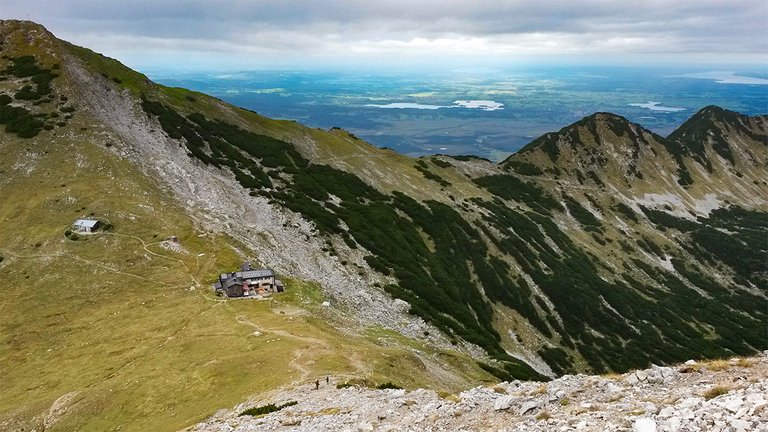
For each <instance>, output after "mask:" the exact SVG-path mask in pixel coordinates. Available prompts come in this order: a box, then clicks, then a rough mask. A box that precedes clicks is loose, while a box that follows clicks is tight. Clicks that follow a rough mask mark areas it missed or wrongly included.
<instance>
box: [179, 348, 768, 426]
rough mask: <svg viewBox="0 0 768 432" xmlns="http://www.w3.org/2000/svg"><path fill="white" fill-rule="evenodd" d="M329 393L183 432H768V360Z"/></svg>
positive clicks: (288, 394) (331, 387) (281, 397)
mask: <svg viewBox="0 0 768 432" xmlns="http://www.w3.org/2000/svg"><path fill="white" fill-rule="evenodd" d="M335 384H336V383H335V382H334V381H333V379H332V380H331V382H330V384H326V383H325V382H324V381H323V382H322V384H321V386H320V388H319V390H315V389H314V388H315V385H314V383H309V384H307V385H304V386H299V387H296V388H291V389H287V390H281V391H277V392H274V393H272V394H269V395H262V396H259V397H258V398H255V399H253V400H251V401H248V402H246V403H244V404H241V405H239V406H237V407H235V408H234V409H232V410H230V411H220V412H218V413H217V414H216V415H214V416H213V417H211V418H210V419H208V420H206V421H204V422H202V423H199V424H198V425H196V426H194V427H192V428H189V429H187V431H188V432H225V431H226V432H246V431H443V430H451V431H480V430H498V431H563V432H565V431H628V430H632V431H636V432H666V431H670V432H673V431H712V432H725V431H729V432H746V431H768V397H767V396H766V395H767V394H768V351H766V352H764V353H763V355H762V356H759V357H752V358H733V359H731V360H721V361H712V362H701V363H698V362H695V361H693V360H690V361H688V362H686V363H685V364H682V365H679V366H677V367H674V368H673V367H662V366H652V367H651V368H650V369H645V370H638V371H633V372H630V373H627V374H624V375H604V376H590V375H567V376H563V377H561V378H558V379H555V380H553V381H550V382H548V383H538V382H520V381H514V382H505V383H501V384H498V385H495V386H491V387H488V386H479V387H475V388H472V389H469V390H467V391H464V392H462V393H460V394H459V395H448V396H445V395H438V393H436V392H434V391H431V390H424V389H419V390H414V391H405V390H392V389H389V390H373V389H364V388H357V387H347V388H341V389H339V388H337V387H336V385H335ZM441 396H442V397H441ZM289 401H296V402H297V403H296V405H293V406H290V407H286V408H284V409H282V410H280V411H277V412H274V413H271V414H267V415H264V416H260V417H253V416H248V415H245V416H239V415H238V414H239V413H241V412H242V411H243V410H244V409H247V408H250V407H253V406H259V405H264V404H267V403H274V404H276V405H278V404H282V403H285V402H289Z"/></svg>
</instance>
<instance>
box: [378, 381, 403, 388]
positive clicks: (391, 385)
mask: <svg viewBox="0 0 768 432" xmlns="http://www.w3.org/2000/svg"><path fill="white" fill-rule="evenodd" d="M376 388H377V389H379V390H386V389H393V390H401V389H402V387H400V386H399V385H397V384H393V383H392V382H391V381H388V382H385V383H383V384H379V385H377V386H376Z"/></svg>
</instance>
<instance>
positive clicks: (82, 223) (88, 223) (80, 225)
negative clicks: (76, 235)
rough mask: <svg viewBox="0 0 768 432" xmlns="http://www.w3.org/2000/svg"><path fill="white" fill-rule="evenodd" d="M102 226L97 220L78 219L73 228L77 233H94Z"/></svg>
mask: <svg viewBox="0 0 768 432" xmlns="http://www.w3.org/2000/svg"><path fill="white" fill-rule="evenodd" d="M100 226H101V222H99V221H98V220H96V219H78V220H76V221H75V223H73V224H72V228H74V229H75V231H77V232H93V231H95V230H97V229H98V228H99V227H100Z"/></svg>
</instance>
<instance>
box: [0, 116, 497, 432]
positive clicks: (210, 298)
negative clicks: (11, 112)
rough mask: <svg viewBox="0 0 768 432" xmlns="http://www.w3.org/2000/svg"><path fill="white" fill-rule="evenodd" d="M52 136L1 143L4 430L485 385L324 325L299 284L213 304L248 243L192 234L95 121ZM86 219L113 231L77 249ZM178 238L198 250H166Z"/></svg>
mask: <svg viewBox="0 0 768 432" xmlns="http://www.w3.org/2000/svg"><path fill="white" fill-rule="evenodd" d="M75 119H76V118H75ZM83 129H85V130H83ZM75 130H77V132H74V131H75ZM52 133H58V134H60V136H58V137H57V138H56V142H57V143H56V145H52V144H50V143H49V142H50V140H51V139H50V136H48V135H47V133H46V134H41V135H40V136H38V137H36V138H35V139H32V140H24V139H20V138H16V137H15V136H11V135H8V134H5V135H2V138H3V139H2V140H0V152H1V153H2V154H3V156H2V158H0V197H2V205H0V223H2V229H0V256H2V257H3V260H2V262H0V290H1V293H0V316H1V317H2V320H0V387H2V389H3V391H1V392H0V429H10V430H16V429H21V428H22V427H23V428H24V429H25V430H30V429H32V428H38V429H39V428H40V427H41V426H45V430H94V431H106V430H117V429H118V428H119V429H120V430H123V431H126V430H157V431H161V430H178V429H180V428H183V427H186V426H189V425H191V424H194V423H195V422H197V421H200V420H202V419H204V418H205V417H206V416H209V415H211V414H213V413H214V412H215V411H217V410H219V409H221V408H230V407H232V406H233V405H235V404H237V403H240V402H242V401H244V400H245V399H247V398H248V397H249V396H251V395H254V394H258V393H262V392H265V391H268V390H270V389H274V388H276V387H279V386H285V385H302V384H308V383H311V382H313V381H314V379H316V378H318V377H324V376H326V375H332V376H339V377H343V378H344V379H347V378H355V377H363V376H364V377H366V378H369V379H372V380H374V381H377V382H378V381H381V382H386V381H393V382H396V383H399V384H401V385H403V386H406V387H415V386H431V387H438V388H447V389H448V390H450V389H451V388H454V389H455V388H459V387H460V386H462V385H467V384H468V383H469V380H470V379H482V378H488V375H486V374H484V373H483V372H481V371H480V370H479V369H478V368H477V367H476V366H475V365H474V363H473V362H472V361H470V360H469V359H468V358H464V357H461V356H457V355H454V354H450V353H435V352H431V354H432V355H434V356H443V357H446V358H450V359H451V362H449V363H448V364H452V365H454V366H456V370H459V369H463V370H465V372H463V374H464V377H463V379H461V378H459V379H457V381H456V382H454V383H434V382H429V378H428V377H427V376H425V375H424V374H416V373H413V372H415V371H417V370H421V369H423V368H424V365H423V364H422V362H421V361H420V360H419V359H418V358H417V357H416V356H415V355H414V354H412V353H411V349H409V348H408V347H407V344H400V343H399V342H398V343H397V344H393V343H392V338H389V339H387V340H384V339H386V338H382V335H381V334H379V333H380V332H378V331H374V332H371V331H367V332H366V331H360V332H355V331H350V330H345V331H344V332H341V331H339V330H337V329H336V328H335V327H334V326H333V324H332V323H333V322H334V320H333V319H331V320H328V319H324V318H323V317H321V316H320V314H322V308H321V307H319V306H318V305H319V304H320V303H321V302H322V301H323V294H322V291H321V290H320V289H319V287H317V286H316V285H313V284H311V283H307V282H302V281H297V280H292V279H290V278H287V279H286V280H287V286H288V290H289V292H288V293H285V294H282V295H276V296H275V297H273V299H272V300H271V301H255V300H229V301H226V300H222V299H220V298H217V297H215V296H214V295H213V294H212V293H211V291H210V284H211V283H212V281H213V280H214V278H215V277H216V275H217V274H218V273H219V272H220V271H224V270H228V269H232V268H235V267H236V266H237V265H238V264H239V263H240V261H241V260H242V259H243V258H244V257H241V256H239V255H238V253H237V252H235V250H236V249H238V250H244V249H243V246H242V245H239V244H236V243H235V242H234V241H233V240H231V239H229V238H227V237H225V236H222V235H219V234H212V233H206V232H204V231H201V230H200V229H198V228H197V227H195V226H194V225H193V223H192V222H191V221H190V219H189V218H188V217H187V216H186V215H185V213H184V211H183V210H182V209H181V207H180V206H179V205H177V204H176V203H175V202H173V201H172V200H170V199H169V198H167V197H166V196H165V195H164V193H163V192H162V191H161V190H160V189H158V188H157V187H156V185H154V184H153V183H152V182H151V181H149V180H147V178H146V177H144V176H143V175H142V173H141V172H139V171H138V170H137V169H136V168H135V167H133V166H132V165H130V163H128V162H127V161H125V160H121V159H120V158H118V157H116V156H114V155H113V154H112V153H111V152H110V151H109V150H108V149H107V147H105V146H104V144H103V143H102V140H101V139H100V138H98V134H97V133H96V132H94V131H91V130H88V128H87V126H86V125H84V124H83V125H81V124H79V123H77V122H76V123H75V124H73V125H72V126H71V127H68V128H66V129H61V130H57V131H56V132H52ZM85 216H93V217H98V218H103V219H106V220H108V221H109V222H110V223H111V224H112V225H113V226H114V228H113V229H112V230H111V231H110V232H106V233H97V234H94V235H83V236H80V239H79V240H76V241H72V240H69V239H67V238H65V236H64V231H65V230H66V229H67V228H68V227H69V226H70V224H71V223H72V222H73V221H74V220H75V219H76V218H79V217H85ZM170 236H177V237H178V239H179V241H180V244H181V245H182V246H183V247H184V248H185V249H186V251H187V253H177V252H173V251H171V250H168V249H165V248H163V247H161V245H160V242H161V241H162V240H165V239H167V238H168V237H170ZM201 254H202V255H201ZM338 316H340V314H337V315H336V317H337V318H336V319H335V320H336V321H338V320H339V319H340V318H338ZM329 323H331V324H329ZM345 327H348V326H346V325H345ZM420 348H421V349H423V350H424V352H425V353H428V354H430V351H429V350H428V349H426V348H425V347H423V346H421V345H420Z"/></svg>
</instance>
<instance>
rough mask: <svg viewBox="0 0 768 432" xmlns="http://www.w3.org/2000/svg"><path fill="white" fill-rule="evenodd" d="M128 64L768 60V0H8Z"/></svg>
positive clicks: (9, 7)
mask: <svg viewBox="0 0 768 432" xmlns="http://www.w3.org/2000/svg"><path fill="white" fill-rule="evenodd" d="M0 18H18V19H30V20H33V21H37V22H39V23H41V24H43V25H45V26H46V27H48V29H49V30H51V31H53V32H54V33H55V34H56V35H57V36H59V37H61V38H63V39H66V40H69V41H71V42H74V43H76V44H79V45H84V46H87V47H89V48H92V49H94V50H96V51H99V52H102V53H104V54H107V55H109V56H111V57H116V58H118V59H120V60H122V61H123V62H125V63H127V64H128V65H130V66H133V67H138V68H145V67H148V66H149V65H152V66H155V67H158V66H159V67H179V68H185V69H188V68H196V69H200V70H204V69H232V68H247V67H280V66H286V65H302V64H304V65H312V64H323V63H328V64H334V63H342V64H351V65H354V64H364V63H368V64H384V65H386V64H393V63H398V64H413V65H418V64H440V63H441V62H458V63H460V62H466V61H468V60H470V61H476V62H497V63H511V64H514V63H530V62H538V63H587V64H589V63H598V64H616V65H621V64H648V63H654V64H756V65H766V64H768V31H767V30H766V22H768V1H766V0H637V1H635V2H628V1H622V0H615V1H614V0H579V1H576V0H475V1H472V0H251V1H246V0H240V1H236V0H230V1H227V0H216V1H202V0H162V1H149V0H134V1H131V0H120V1H108V0H56V1H46V0H0Z"/></svg>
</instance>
